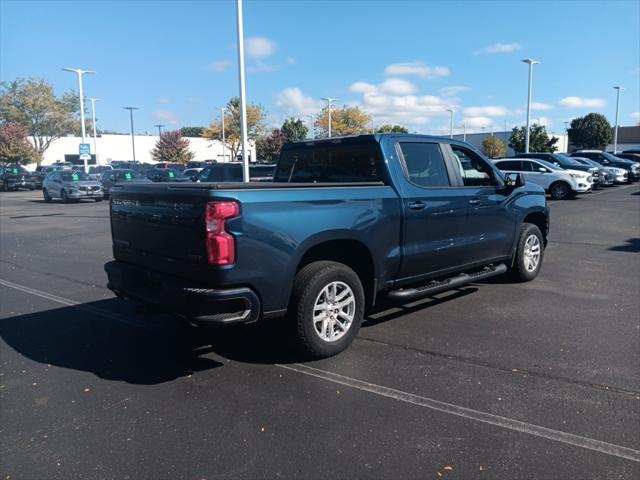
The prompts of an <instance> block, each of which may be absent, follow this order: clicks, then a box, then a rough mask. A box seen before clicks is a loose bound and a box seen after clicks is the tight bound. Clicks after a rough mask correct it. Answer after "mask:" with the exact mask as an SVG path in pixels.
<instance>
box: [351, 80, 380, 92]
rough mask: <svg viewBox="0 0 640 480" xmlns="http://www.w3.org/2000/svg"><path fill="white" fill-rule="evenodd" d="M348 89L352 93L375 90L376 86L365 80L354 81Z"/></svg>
mask: <svg viewBox="0 0 640 480" xmlns="http://www.w3.org/2000/svg"><path fill="white" fill-rule="evenodd" d="M349 91H350V92H353V93H366V92H375V91H376V86H375V85H372V84H371V83H367V82H356V83H353V84H352V85H351V86H350V87H349Z"/></svg>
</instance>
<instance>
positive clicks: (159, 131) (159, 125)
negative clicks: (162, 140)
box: [154, 123, 164, 137]
mask: <svg viewBox="0 0 640 480" xmlns="http://www.w3.org/2000/svg"><path fill="white" fill-rule="evenodd" d="M154 127H158V136H159V137H161V136H162V127H164V125H161V124H159V123H156V124H155V125H154Z"/></svg>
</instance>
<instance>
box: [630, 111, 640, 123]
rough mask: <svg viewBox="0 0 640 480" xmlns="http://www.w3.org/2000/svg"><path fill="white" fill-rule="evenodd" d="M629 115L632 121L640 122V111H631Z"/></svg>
mask: <svg viewBox="0 0 640 480" xmlns="http://www.w3.org/2000/svg"><path fill="white" fill-rule="evenodd" d="M630 116H631V118H633V121H634V122H636V123H637V122H640V112H633V113H632V114H631V115H630Z"/></svg>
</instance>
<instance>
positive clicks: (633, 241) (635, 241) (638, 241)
mask: <svg viewBox="0 0 640 480" xmlns="http://www.w3.org/2000/svg"><path fill="white" fill-rule="evenodd" d="M608 250H612V251H614V252H631V253H636V252H640V238H630V239H629V240H627V243H625V244H624V245H615V246H613V247H609V248H608Z"/></svg>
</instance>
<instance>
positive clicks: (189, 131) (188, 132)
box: [180, 127, 205, 137]
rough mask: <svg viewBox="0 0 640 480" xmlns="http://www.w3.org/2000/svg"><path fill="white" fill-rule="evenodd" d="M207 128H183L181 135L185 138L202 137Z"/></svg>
mask: <svg viewBox="0 0 640 480" xmlns="http://www.w3.org/2000/svg"><path fill="white" fill-rule="evenodd" d="M204 131H205V127H182V128H181V129H180V133H181V134H182V136H183V137H201V136H202V134H203V133H204Z"/></svg>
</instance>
